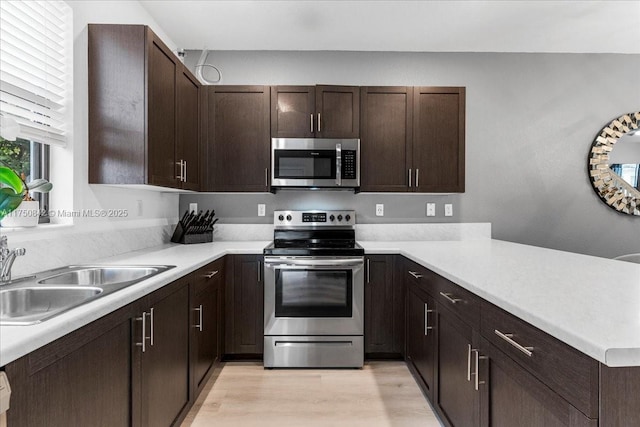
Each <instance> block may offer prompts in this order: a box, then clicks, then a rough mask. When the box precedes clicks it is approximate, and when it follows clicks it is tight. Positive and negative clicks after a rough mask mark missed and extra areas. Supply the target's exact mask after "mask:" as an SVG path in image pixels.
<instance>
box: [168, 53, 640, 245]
mask: <svg viewBox="0 0 640 427" xmlns="http://www.w3.org/2000/svg"><path fill="white" fill-rule="evenodd" d="M199 54H200V52H197V51H189V52H187V57H186V63H187V64H188V65H189V64H191V66H193V65H194V64H195V61H196V60H197V59H198V57H199ZM208 62H209V63H211V64H214V65H215V66H216V67H218V68H220V70H221V71H222V75H223V79H222V84H265V85H276V84H292V85H310V84H345V85H360V86H365V85H410V86H420V85H425V86H426V85H430V86H465V87H466V88H467V93H466V120H467V123H466V192H465V193H464V194H457V195H449V196H428V195H403V194H397V195H390V194H384V195H379V194H357V195H354V194H352V193H341V192H302V193H301V192H291V193H284V192H283V193H279V194H276V195H271V194H238V195H235V194H224V195H220V194H201V195H182V196H181V197H180V199H181V200H180V210H181V211H184V210H185V209H186V208H187V203H188V202H189V201H198V203H199V204H200V205H201V206H200V207H201V208H204V209H207V208H209V207H214V208H215V209H216V212H217V214H218V216H219V217H221V222H241V223H242V222H244V223H261V222H265V223H266V222H270V221H271V220H272V219H271V218H272V217H270V216H267V217H264V218H262V217H258V216H257V204H258V203H265V204H266V205H267V215H269V214H270V213H271V212H272V211H273V210H274V209H281V208H295V209H298V208H303V209H306V208H309V207H318V206H322V207H340V208H344V207H352V208H354V209H356V211H357V215H358V220H359V221H360V222H362V223H378V222H387V223H395V222H430V221H435V222H444V221H455V222H490V223H491V224H492V235H493V237H494V238H497V239H503V240H509V241H514V242H520V243H526V244H532V245H537V246H543V247H548V248H554V249H562V250H569V251H574V252H580V253H585V254H591V255H599V256H605V257H613V256H616V255H620V254H623V253H631V252H640V243H639V242H640V240H638V229H639V228H640V218H633V217H629V216H625V215H621V214H619V213H616V212H614V211H613V210H612V209H610V208H609V207H607V206H606V205H605V204H604V203H602V202H601V201H600V200H599V199H598V197H597V196H596V195H595V193H594V191H593V190H592V188H591V185H590V183H589V179H588V176H587V172H586V162H587V154H588V151H589V148H590V145H591V142H592V141H593V138H594V137H595V135H596V133H597V132H598V131H599V130H600V128H601V127H602V126H603V125H604V124H606V123H608V122H609V121H610V120H611V119H613V118H615V117H618V116H619V115H620V114H622V113H625V112H630V111H635V110H637V109H638V108H639V104H638V101H639V100H640V86H638V85H637V76H638V75H640V55H615V54H497V53H395V52H393V53H392V52H326V51H320V52H281V51H273V52H262V51H261V52H257V51H242V52H240V51H212V52H211V53H210V55H209V59H208ZM612 64H615V66H613V65H612ZM427 201H433V202H435V203H437V204H438V206H437V216H436V217H435V218H427V217H426V216H425V203H426V202H427ZM449 202H451V203H452V204H453V208H454V216H453V217H451V218H445V217H444V216H443V215H444V206H443V204H444V203H449ZM376 203H384V204H385V216H384V217H376V216H375V213H374V212H375V210H374V208H375V204H376Z"/></svg>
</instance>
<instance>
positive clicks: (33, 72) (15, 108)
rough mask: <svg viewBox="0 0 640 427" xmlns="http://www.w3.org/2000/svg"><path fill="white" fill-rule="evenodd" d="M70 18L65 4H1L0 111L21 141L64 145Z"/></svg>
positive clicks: (2, 2) (68, 93)
mask: <svg viewBox="0 0 640 427" xmlns="http://www.w3.org/2000/svg"><path fill="white" fill-rule="evenodd" d="M71 14H72V12H71V8H70V7H69V5H67V4H66V3H65V2H64V1H10V0H2V1H0V112H2V114H3V115H5V116H7V117H13V118H14V119H15V120H16V121H17V122H18V123H19V124H20V133H19V134H18V137H20V138H24V139H28V140H31V141H36V142H40V143H44V144H51V145H61V146H64V145H65V144H66V131H67V129H66V127H67V123H66V120H65V119H66V117H68V115H67V108H70V105H69V98H70V93H71V82H70V76H71V66H72V65H71V61H70V58H71V49H72V41H71V37H72V28H71V27H72V15H71Z"/></svg>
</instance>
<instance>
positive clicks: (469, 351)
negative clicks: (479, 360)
mask: <svg viewBox="0 0 640 427" xmlns="http://www.w3.org/2000/svg"><path fill="white" fill-rule="evenodd" d="M467 381H471V344H467Z"/></svg>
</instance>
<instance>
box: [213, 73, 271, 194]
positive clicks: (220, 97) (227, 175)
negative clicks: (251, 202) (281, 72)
mask: <svg viewBox="0 0 640 427" xmlns="http://www.w3.org/2000/svg"><path fill="white" fill-rule="evenodd" d="M208 89H209V105H208V114H209V132H208V137H207V140H208V141H207V144H208V145H209V147H208V153H209V154H208V159H207V164H208V170H209V182H208V185H207V190H208V191H269V168H270V163H269V159H270V151H271V150H270V144H271V140H270V138H269V88H268V87H267V86H209V88H208Z"/></svg>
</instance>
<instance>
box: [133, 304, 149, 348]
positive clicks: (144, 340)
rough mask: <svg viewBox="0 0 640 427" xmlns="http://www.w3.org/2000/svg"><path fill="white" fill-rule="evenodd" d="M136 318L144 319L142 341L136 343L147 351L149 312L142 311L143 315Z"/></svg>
mask: <svg viewBox="0 0 640 427" xmlns="http://www.w3.org/2000/svg"><path fill="white" fill-rule="evenodd" d="M135 320H137V321H142V340H141V342H137V343H136V345H137V346H138V347H142V352H143V353H144V352H146V351H147V339H148V338H147V313H146V312H142V316H140V317H136V318H135Z"/></svg>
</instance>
